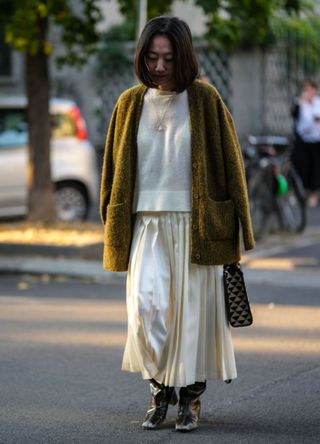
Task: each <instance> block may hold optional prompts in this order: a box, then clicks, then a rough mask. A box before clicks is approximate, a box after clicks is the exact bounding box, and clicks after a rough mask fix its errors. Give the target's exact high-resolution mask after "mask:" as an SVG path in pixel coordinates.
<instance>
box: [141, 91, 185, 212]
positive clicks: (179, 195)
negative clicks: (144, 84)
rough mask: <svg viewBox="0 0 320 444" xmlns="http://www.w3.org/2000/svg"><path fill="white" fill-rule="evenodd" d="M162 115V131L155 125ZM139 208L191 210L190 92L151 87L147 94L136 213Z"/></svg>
mask: <svg viewBox="0 0 320 444" xmlns="http://www.w3.org/2000/svg"><path fill="white" fill-rule="evenodd" d="M172 94H173V98H172ZM171 98H172V102H171V104H170V105H169V107H168V101H170V100H171ZM155 107H156V109H155ZM163 116H164V118H163V120H162V126H163V127H164V128H163V131H159V130H157V129H156V125H157V122H158V121H159V120H161V119H162V117H163ZM138 211H191V145H190V124H189V110H188V95H187V91H184V92H182V93H180V94H176V93H171V92H166V91H160V90H157V89H155V88H152V89H149V90H148V91H147V93H146V94H145V97H144V103H143V109H142V114H141V118H140V123H139V129H138V164H137V177H136V184H135V191H134V199H133V212H138Z"/></svg>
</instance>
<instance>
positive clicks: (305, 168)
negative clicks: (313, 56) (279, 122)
mask: <svg viewBox="0 0 320 444" xmlns="http://www.w3.org/2000/svg"><path fill="white" fill-rule="evenodd" d="M317 89H318V88H317V84H316V83H315V82H314V81H312V80H306V81H305V82H304V84H303V88H302V93H301V95H300V97H299V98H298V99H297V100H296V102H295V104H294V107H293V110H292V116H293V118H294V120H295V145H294V150H293V152H292V161H293V164H294V166H295V167H296V170H297V172H298V173H299V175H300V177H301V180H302V182H303V185H304V186H305V188H306V189H307V190H308V191H309V206H310V207H316V206H317V205H318V191H319V189H320V97H319V96H318V95H317Z"/></svg>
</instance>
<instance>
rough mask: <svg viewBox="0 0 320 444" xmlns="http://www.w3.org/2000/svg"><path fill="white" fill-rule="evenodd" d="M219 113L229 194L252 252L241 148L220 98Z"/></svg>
mask: <svg viewBox="0 0 320 444" xmlns="http://www.w3.org/2000/svg"><path fill="white" fill-rule="evenodd" d="M218 113H219V125H220V135H221V145H222V149H223V153H224V159H225V171H226V177H227V186H228V193H229V196H230V197H231V200H232V201H233V204H234V206H235V209H236V213H237V215H238V217H239V219H240V223H241V227H242V234H243V242H244V247H245V249H246V250H251V249H252V248H254V246H255V240H254V235H253V228H252V222H251V215H250V206H249V198H248V191H247V182H246V176H245V169H244V164H243V158H242V153H241V148H240V144H239V141H238V137H237V134H236V130H235V126H234V122H233V118H232V116H231V114H230V112H229V110H228V109H227V107H226V105H225V104H224V103H223V101H222V99H221V98H220V97H219V99H218Z"/></svg>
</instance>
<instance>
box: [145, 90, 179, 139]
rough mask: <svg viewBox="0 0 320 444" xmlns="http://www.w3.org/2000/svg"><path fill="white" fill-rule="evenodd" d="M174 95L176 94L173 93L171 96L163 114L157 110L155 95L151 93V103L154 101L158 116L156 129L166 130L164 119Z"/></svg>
mask: <svg viewBox="0 0 320 444" xmlns="http://www.w3.org/2000/svg"><path fill="white" fill-rule="evenodd" d="M173 97H174V95H173V94H172V96H170V97H169V99H168V102H167V106H166V107H165V109H164V111H163V113H162V115H159V113H158V111H157V104H156V103H155V100H154V97H153V95H151V103H152V107H153V110H154V115H155V117H156V119H155V120H156V124H155V129H156V130H157V131H164V130H165V126H164V125H163V120H164V118H165V116H166V114H167V111H168V109H169V108H170V105H171V103H172V101H173Z"/></svg>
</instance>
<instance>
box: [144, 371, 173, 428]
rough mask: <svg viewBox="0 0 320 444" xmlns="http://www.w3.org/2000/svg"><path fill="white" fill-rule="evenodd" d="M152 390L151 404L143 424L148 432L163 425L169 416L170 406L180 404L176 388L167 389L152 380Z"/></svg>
mask: <svg viewBox="0 0 320 444" xmlns="http://www.w3.org/2000/svg"><path fill="white" fill-rule="evenodd" d="M150 390H151V403H150V406H149V408H148V411H147V414H146V417H145V419H144V422H143V423H142V427H143V428H144V429H148V430H152V429H155V428H157V427H158V426H159V425H160V424H161V423H163V421H164V420H165V418H166V415H167V410H168V405H169V404H172V405H176V404H177V402H178V398H177V394H176V391H175V389H174V387H167V386H165V385H164V384H159V383H158V382H157V381H155V380H154V379H151V380H150Z"/></svg>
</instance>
